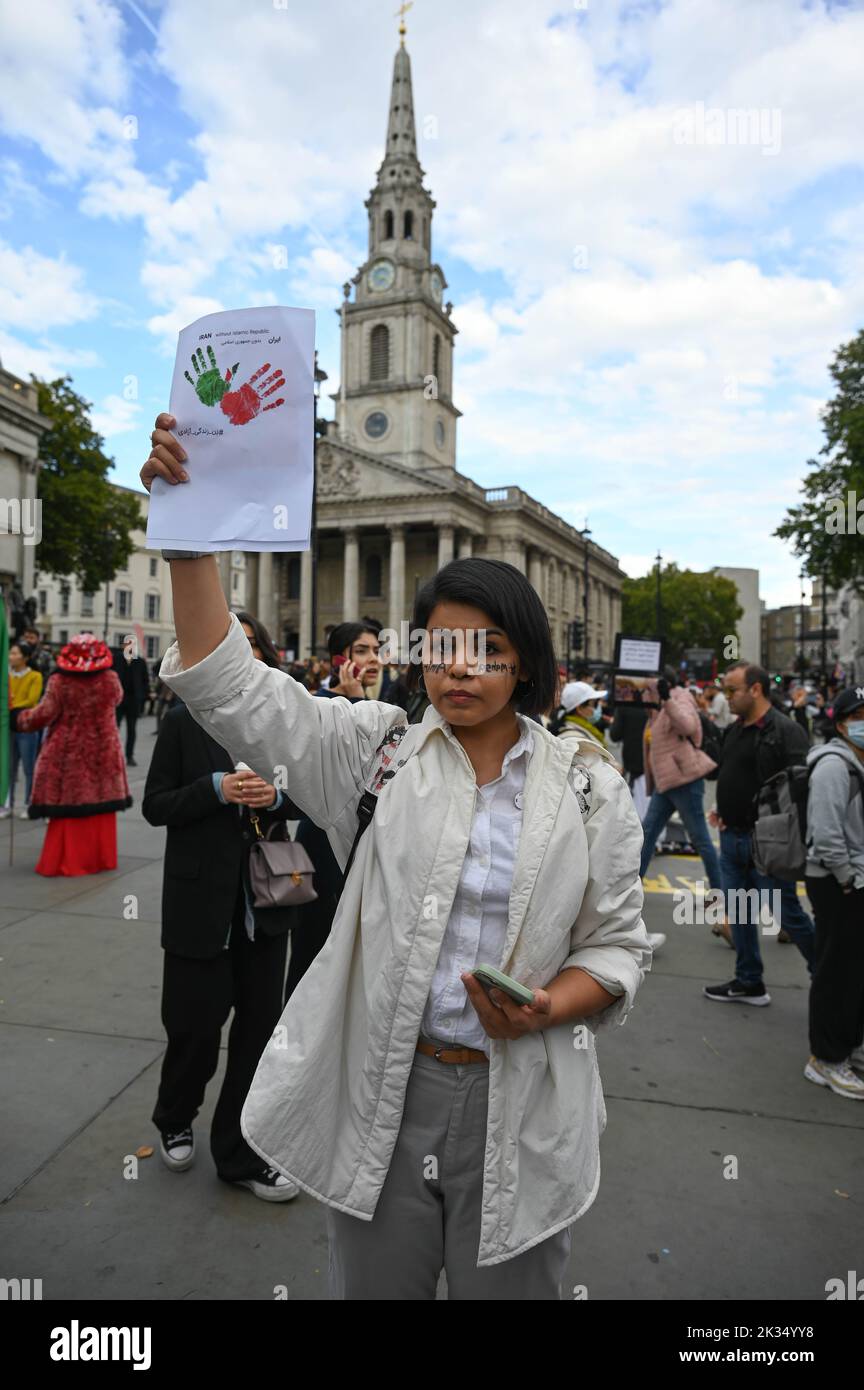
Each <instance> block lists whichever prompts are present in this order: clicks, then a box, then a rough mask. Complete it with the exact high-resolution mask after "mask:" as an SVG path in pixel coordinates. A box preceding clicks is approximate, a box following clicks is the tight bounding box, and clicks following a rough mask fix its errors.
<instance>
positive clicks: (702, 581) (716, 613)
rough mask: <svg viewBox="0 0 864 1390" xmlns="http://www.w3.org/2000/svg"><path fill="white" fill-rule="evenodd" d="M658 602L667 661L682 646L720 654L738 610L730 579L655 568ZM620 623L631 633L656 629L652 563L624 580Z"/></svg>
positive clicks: (733, 629) (651, 632)
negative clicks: (635, 576) (648, 568)
mask: <svg viewBox="0 0 864 1390" xmlns="http://www.w3.org/2000/svg"><path fill="white" fill-rule="evenodd" d="M660 602H661V616H662V620H663V622H662V627H663V636H664V637H665V639H666V658H667V660H668V661H669V662H670V663H671V664H672V665H677V664H678V662H679V661H680V660H681V659H682V657H683V656H684V652H685V649H686V648H687V647H710V649H711V650H712V651H713V652H715V653H716V655H717V658H718V660H720V661H722V660H723V657H724V654H725V653H724V648H725V646H726V640H727V638H729V637H731V636H733V635H734V634H735V632H736V628H737V623H738V619H739V618H740V617H741V615H742V613H743V612H744V609H743V608H742V607H741V605H740V604H739V602H738V590H737V589H736V587H735V585H734V584H733V582H732V580H731V579H727V578H726V577H725V576H724V575H721V574H715V573H714V571H713V570H709V571H708V572H707V574H702V573H698V572H697V571H695V570H681V569H679V568H678V566H677V565H676V564H674V563H673V564H669V565H667V566H666V567H665V569H663V570H661V572H660ZM621 627H622V631H623V632H626V633H629V634H631V635H632V636H634V637H637V636H641V635H644V636H646V637H649V636H653V635H654V633H655V632H656V630H657V566H656V565H655V566H654V568H653V569H652V570H651V572H650V574H646V575H645V576H644V577H643V578H642V579H625V580H624V586H623V603H622V609H621ZM741 655H742V656H746V655H747V653H746V652H742V653H741Z"/></svg>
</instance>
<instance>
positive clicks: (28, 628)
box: [23, 623, 40, 637]
mask: <svg viewBox="0 0 864 1390" xmlns="http://www.w3.org/2000/svg"><path fill="white" fill-rule="evenodd" d="M23 631H24V632H35V633H36V636H37V637H38V636H39V635H40V634H39V629H38V627H36V625H35V623H28V624H27V626H26V627H25V628H24V629H23Z"/></svg>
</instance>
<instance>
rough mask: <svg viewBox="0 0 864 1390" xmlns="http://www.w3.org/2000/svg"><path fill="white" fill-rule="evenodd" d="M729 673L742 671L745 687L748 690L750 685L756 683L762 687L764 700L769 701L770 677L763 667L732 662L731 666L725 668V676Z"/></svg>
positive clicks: (749, 662) (746, 662)
mask: <svg viewBox="0 0 864 1390" xmlns="http://www.w3.org/2000/svg"><path fill="white" fill-rule="evenodd" d="M730 671H743V672H744V684H745V685H746V686H747V688H748V690H749V688H750V687H751V686H752V685H756V684H757V683H758V684H759V685H761V687H762V694H763V695H764V696H765V699H766V700H770V698H771V677H770V676H769V674H768V672H767V671H766V670H765V667H764V666H757V665H756V663H755V662H753V661H733V663H732V665H731V666H727V667H726V675H727V676H728V675H729V673H730Z"/></svg>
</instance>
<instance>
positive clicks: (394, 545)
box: [388, 522, 407, 632]
mask: <svg viewBox="0 0 864 1390" xmlns="http://www.w3.org/2000/svg"><path fill="white" fill-rule="evenodd" d="M406 616H407V615H406V613H405V527H404V526H403V525H402V524H401V522H396V523H395V524H394V525H392V526H391V527H390V618H389V623H388V626H390V627H392V628H394V629H395V631H396V632H398V631H399V624H400V623H401V621H402V619H403V618H404V617H406Z"/></svg>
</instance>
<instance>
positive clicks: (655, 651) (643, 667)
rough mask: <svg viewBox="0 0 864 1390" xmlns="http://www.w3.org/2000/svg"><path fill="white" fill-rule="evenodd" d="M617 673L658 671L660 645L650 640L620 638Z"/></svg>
mask: <svg viewBox="0 0 864 1390" xmlns="http://www.w3.org/2000/svg"><path fill="white" fill-rule="evenodd" d="M618 669H619V671H659V670H660V643H659V642H657V641H652V640H651V638H645V639H642V638H637V637H622V638H621V655H620V660H619V662H618Z"/></svg>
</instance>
